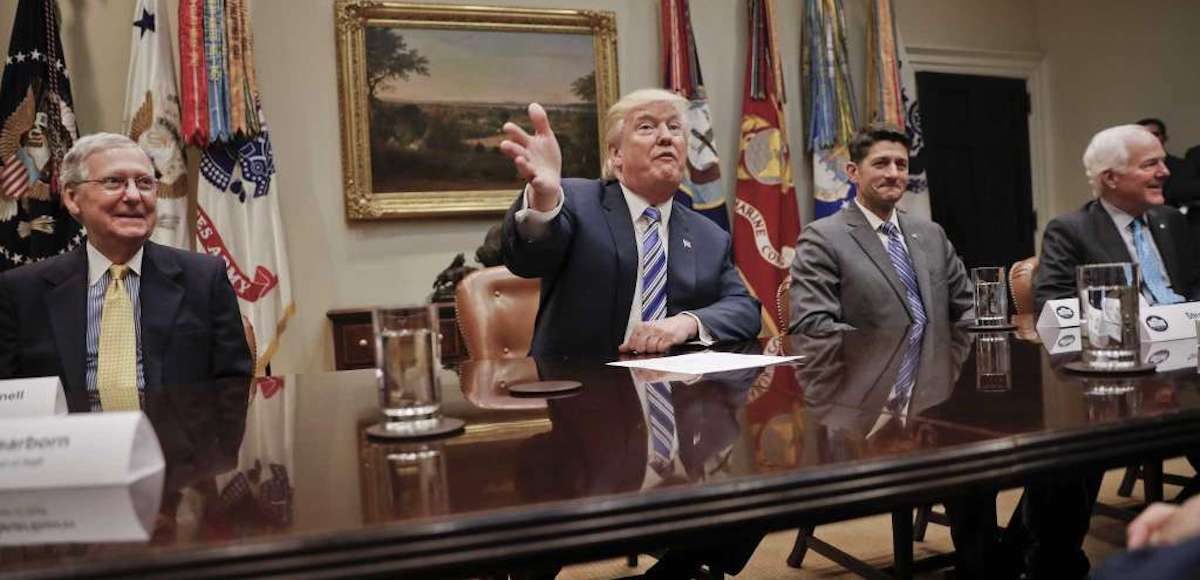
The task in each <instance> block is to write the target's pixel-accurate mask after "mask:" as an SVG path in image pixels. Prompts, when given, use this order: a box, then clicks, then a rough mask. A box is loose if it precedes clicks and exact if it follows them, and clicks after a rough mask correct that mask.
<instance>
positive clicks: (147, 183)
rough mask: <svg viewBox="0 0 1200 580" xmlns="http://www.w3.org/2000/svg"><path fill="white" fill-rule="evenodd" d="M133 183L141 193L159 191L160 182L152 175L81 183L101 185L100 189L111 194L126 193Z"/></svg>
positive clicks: (89, 180) (112, 177) (107, 178)
mask: <svg viewBox="0 0 1200 580" xmlns="http://www.w3.org/2000/svg"><path fill="white" fill-rule="evenodd" d="M130 181H133V186H134V187H136V188H137V190H138V191H139V192H141V193H154V192H155V191H157V190H158V180H157V179H155V178H154V177H153V176H151V175H142V176H138V177H118V176H116V175H110V176H108V177H101V178H100V179H84V180H83V181H80V182H79V183H99V184H100V187H102V188H103V189H104V191H105V192H107V193H110V194H118V193H122V192H124V191H125V188H126V187H129V182H130Z"/></svg>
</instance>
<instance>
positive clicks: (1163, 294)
mask: <svg viewBox="0 0 1200 580" xmlns="http://www.w3.org/2000/svg"><path fill="white" fill-rule="evenodd" d="M1129 229H1131V230H1133V248H1134V249H1135V250H1137V261H1138V264H1139V265H1141V267H1142V285H1143V286H1145V287H1146V290H1147V291H1149V292H1150V299H1151V300H1152V301H1153V302H1154V304H1178V303H1180V302H1183V297H1182V296H1180V295H1178V294H1176V293H1175V292H1174V291H1172V290H1171V285H1170V282H1168V281H1167V275H1166V274H1164V273H1163V265H1162V261H1160V260H1159V259H1158V254H1157V253H1155V251H1154V246H1152V245H1151V244H1153V243H1154V242H1151V241H1150V236H1149V235H1147V234H1146V225H1145V224H1143V223H1142V218H1140V217H1139V218H1135V219H1134V220H1133V221H1131V222H1129Z"/></svg>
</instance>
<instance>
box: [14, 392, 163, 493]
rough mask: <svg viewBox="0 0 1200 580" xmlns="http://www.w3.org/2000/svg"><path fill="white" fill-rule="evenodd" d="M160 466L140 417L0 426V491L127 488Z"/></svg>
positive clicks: (154, 440)
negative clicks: (123, 486) (104, 487)
mask: <svg viewBox="0 0 1200 580" xmlns="http://www.w3.org/2000/svg"><path fill="white" fill-rule="evenodd" d="M163 466H164V464H163V455H162V448H161V447H159V444H158V437H157V436H155V434H154V429H153V428H151V426H150V421H149V420H147V419H146V416H145V415H143V414H142V413H141V412H137V411H134V412H124V413H82V414H77V415H65V416H62V417H42V418H35V419H5V420H3V421H2V422H0V491H18V490H20V491H26V490H39V489H56V488H71V487H101V486H120V485H129V484H131V483H134V482H137V481H141V480H143V479H145V478H147V477H151V476H153V475H155V474H156V473H157V474H160V475H161V474H162V471H163Z"/></svg>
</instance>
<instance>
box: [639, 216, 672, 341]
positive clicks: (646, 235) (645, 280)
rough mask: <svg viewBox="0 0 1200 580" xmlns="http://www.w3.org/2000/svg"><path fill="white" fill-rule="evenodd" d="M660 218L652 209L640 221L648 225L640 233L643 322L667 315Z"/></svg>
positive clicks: (664, 264) (665, 277)
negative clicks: (659, 230)
mask: <svg viewBox="0 0 1200 580" xmlns="http://www.w3.org/2000/svg"><path fill="white" fill-rule="evenodd" d="M661 217H662V215H661V213H660V212H659V211H658V209H657V208H654V207H648V208H646V211H644V212H642V219H643V220H644V221H645V222H647V224H648V225H647V226H646V231H644V232H642V321H643V322H649V321H652V320H661V319H663V318H666V315H667V253H666V251H664V250H663V245H662V237H661V236H659V235H658V220H659V219H660V218H661Z"/></svg>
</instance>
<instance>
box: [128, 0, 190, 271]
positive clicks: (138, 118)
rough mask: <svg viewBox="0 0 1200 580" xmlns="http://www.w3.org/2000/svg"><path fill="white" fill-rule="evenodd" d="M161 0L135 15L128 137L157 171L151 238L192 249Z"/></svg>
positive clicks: (141, 3) (151, 0)
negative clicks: (147, 154)
mask: <svg viewBox="0 0 1200 580" xmlns="http://www.w3.org/2000/svg"><path fill="white" fill-rule="evenodd" d="M162 4H163V2H162V0H138V3H137V6H136V8H135V9H134V12H133V17H134V20H133V42H132V46H131V48H130V55H129V82H128V85H127V86H128V87H129V89H128V90H129V92H128V93H127V94H126V96H125V133H126V134H128V135H129V138H131V139H133V140H134V141H137V142H138V144H139V145H141V146H142V149H145V150H146V152H147V153H149V154H150V157H151V158H152V159H153V160H154V167H155V169H157V170H158V172H159V177H158V180H159V185H158V226H157V227H156V228H155V229H154V234H153V235H152V236H151V239H152V240H154V241H155V242H158V243H160V244H164V245H168V246H174V247H176V248H185V249H186V248H189V247H190V241H191V235H190V233H191V232H190V228H189V227H188V224H189V221H188V213H187V212H188V205H187V161H186V160H185V159H184V155H183V137H182V135H181V133H180V129H179V94H178V93H177V92H176V90H175V60H174V54H173V53H174V48H173V47H172V46H171V33H170V29H169V27H168V26H167V25H166V24H167V20H166V16H167V13H166V11H165V10H163V6H162Z"/></svg>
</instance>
